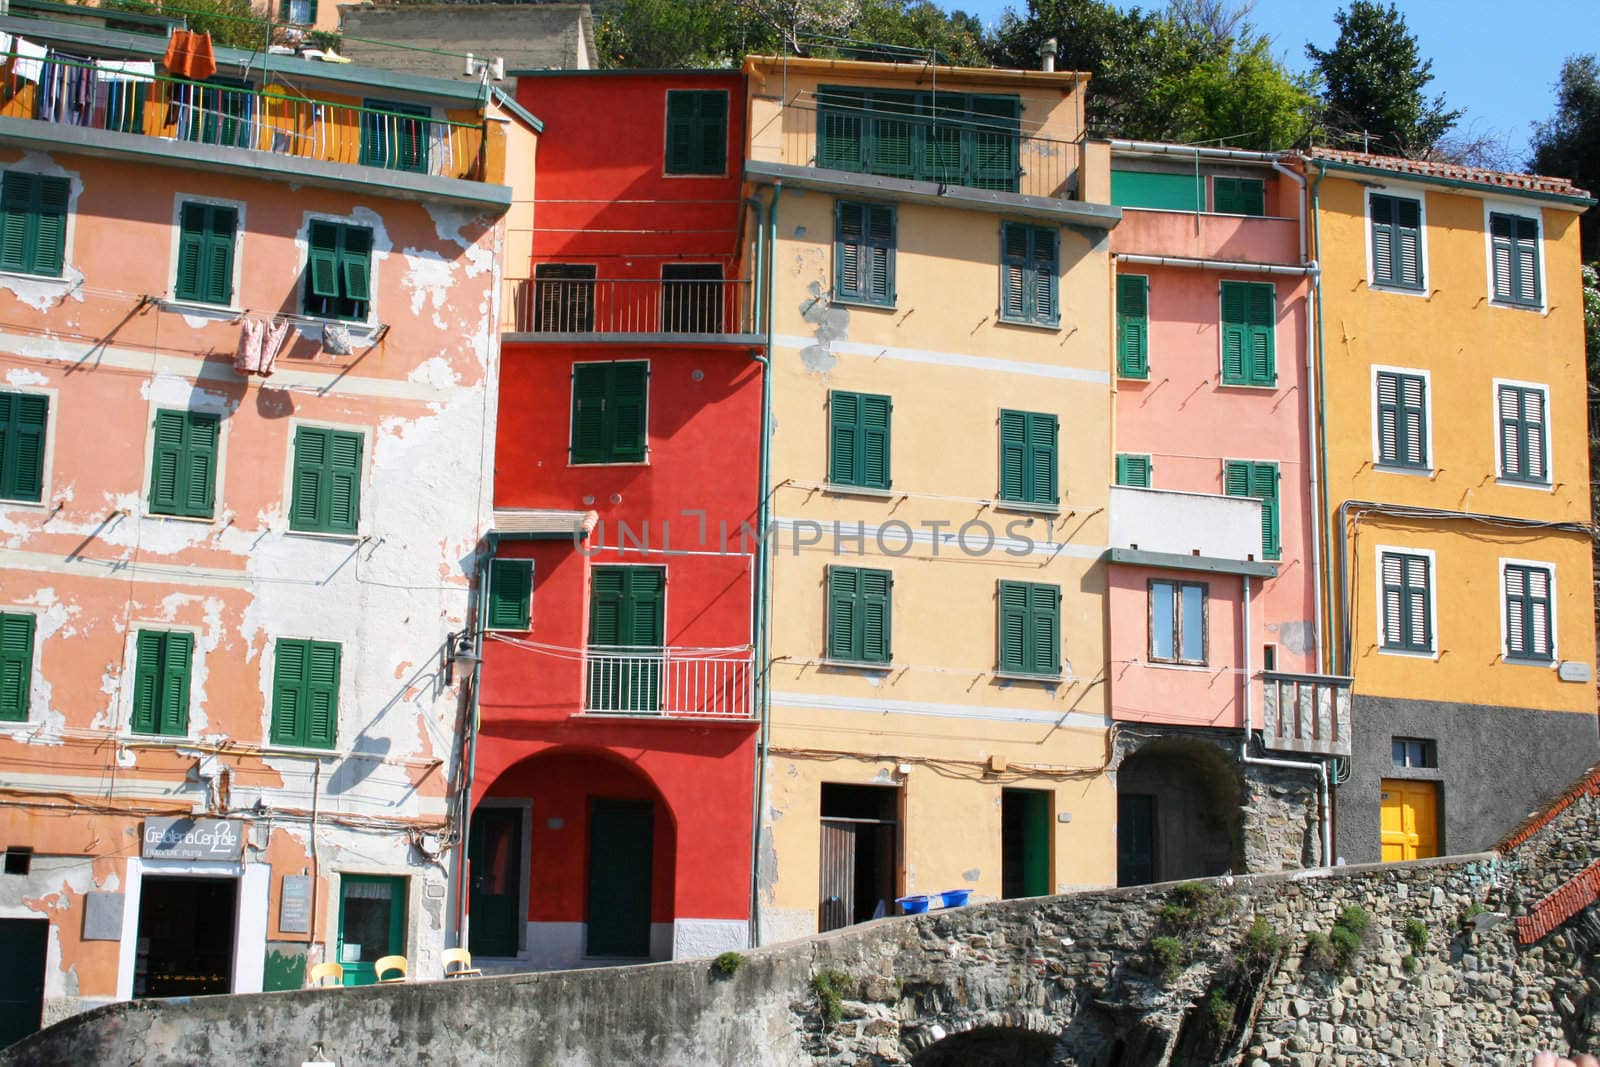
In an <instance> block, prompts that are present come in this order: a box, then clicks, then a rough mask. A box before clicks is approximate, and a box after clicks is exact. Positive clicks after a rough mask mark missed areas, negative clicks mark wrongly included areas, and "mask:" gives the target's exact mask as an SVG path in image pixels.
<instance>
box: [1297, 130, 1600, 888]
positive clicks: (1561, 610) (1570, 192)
mask: <svg viewBox="0 0 1600 1067" xmlns="http://www.w3.org/2000/svg"><path fill="white" fill-rule="evenodd" d="M1301 162H1302V165H1303V167H1304V170H1305V173H1306V177H1307V179H1308V181H1309V182H1310V185H1311V188H1312V190H1313V212H1314V218H1313V223H1312V229H1313V236H1314V254H1315V256H1316V259H1317V260H1318V262H1319V263H1320V265H1321V268H1322V285H1321V300H1322V306H1321V312H1320V315H1319V316H1318V318H1319V320H1320V337H1321V343H1320V349H1321V362H1322V367H1321V369H1322V373H1323V423H1322V427H1321V430H1322V433H1323V437H1324V442H1325V449H1326V479H1325V485H1326V499H1325V505H1324V506H1325V508H1326V510H1325V512H1324V514H1325V515H1326V517H1327V523H1328V535H1329V536H1328V542H1327V545H1328V548H1327V553H1326V557H1327V560H1328V579H1329V580H1328V582H1327V596H1328V600H1329V611H1330V614H1329V619H1330V624H1331V625H1330V632H1331V634H1332V635H1333V638H1334V639H1333V642H1332V650H1331V658H1332V660H1333V662H1332V663H1331V664H1329V667H1330V668H1331V669H1332V670H1334V671H1335V672H1336V673H1340V674H1351V675H1353V676H1354V678H1355V682H1354V710H1353V717H1354V745H1355V748H1354V751H1353V753H1352V758H1351V761H1350V768H1349V776H1348V779H1347V780H1346V781H1345V782H1344V783H1343V784H1342V785H1341V786H1340V788H1339V791H1338V800H1337V805H1336V811H1337V817H1338V842H1339V843H1338V848H1337V853H1338V854H1339V855H1340V856H1341V857H1342V858H1343V859H1345V860H1346V861H1348V862H1351V863H1358V862H1367V861H1375V860H1378V859H1380V858H1381V859H1384V860H1390V859H1412V858H1418V857H1422V856H1428V855H1435V854H1441V853H1462V852H1470V851H1474V850H1477V849H1481V848H1486V847H1488V846H1490V845H1492V844H1493V843H1494V842H1495V841H1496V840H1498V839H1499V838H1500V837H1501V836H1502V835H1503V834H1505V833H1506V832H1507V831H1509V830H1510V829H1512V828H1513V827H1514V826H1515V825H1516V824H1517V823H1518V822H1519V821H1520V820H1521V819H1522V818H1523V817H1524V816H1525V815H1526V814H1527V813H1528V812H1529V811H1530V810H1533V809H1534V808H1535V807H1536V806H1538V805H1539V804H1540V803H1541V802H1543V801H1544V800H1545V799H1547V798H1548V796H1549V795H1550V794H1551V793H1553V792H1554V791H1556V790H1558V789H1559V788H1560V787H1561V785H1562V783H1565V782H1568V781H1570V780H1572V779H1573V778H1574V777H1576V776H1577V775H1578V774H1579V773H1581V772H1582V771H1583V770H1584V769H1585V768H1587V767H1588V766H1589V765H1590V764H1592V763H1593V762H1594V761H1595V759H1596V758H1597V756H1600V742H1597V731H1596V707H1595V684H1594V679H1593V663H1594V653H1595V622H1594V609H1593V599H1592V590H1593V578H1594V575H1593V565H1592V561H1591V552H1590V544H1591V539H1590V534H1589V531H1588V526H1587V523H1588V520H1589V491H1588V490H1589V478H1590V475H1589V455H1588V449H1587V430H1586V426H1587V422H1586V395H1587V394H1586V388H1585V373H1584V370H1585V368H1584V345H1583V310H1582V300H1581V295H1580V281H1579V273H1578V266H1579V249H1578V216H1579V215H1580V214H1581V213H1582V212H1583V211H1584V209H1585V208H1586V207H1587V206H1588V205H1590V204H1592V203H1593V202H1594V201H1593V200H1591V199H1590V198H1589V197H1588V196H1587V195H1586V194H1585V193H1584V192H1583V191H1582V190H1580V189H1577V188H1575V187H1573V186H1571V185H1570V184H1569V183H1567V182H1566V181H1564V180H1560V179H1551V178H1538V177H1533V176H1528V175H1512V174H1501V173H1496V172H1490V171H1481V170H1475V169H1470V168H1463V167H1458V166H1454V165H1446V164H1431V163H1419V162H1415V161H1411V160H1403V159H1393V158H1388V157H1382V156H1371V155H1365V154H1361V153H1354V152H1341V151H1333V150H1315V151H1313V152H1312V153H1310V154H1309V155H1308V156H1306V157H1304V158H1303V159H1302V161H1301Z"/></svg>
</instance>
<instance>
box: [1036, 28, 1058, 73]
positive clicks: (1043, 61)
mask: <svg viewBox="0 0 1600 1067" xmlns="http://www.w3.org/2000/svg"><path fill="white" fill-rule="evenodd" d="M1039 69H1040V70H1043V71H1045V72H1046V73H1048V72H1050V71H1053V70H1055V69H1056V39H1055V38H1054V37H1051V38H1048V39H1047V40H1046V41H1045V42H1044V44H1042V45H1040V46H1039Z"/></svg>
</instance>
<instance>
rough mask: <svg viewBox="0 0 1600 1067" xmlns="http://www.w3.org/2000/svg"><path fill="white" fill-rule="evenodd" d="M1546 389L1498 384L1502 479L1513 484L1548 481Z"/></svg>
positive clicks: (1497, 397) (1497, 401) (1497, 409)
mask: <svg viewBox="0 0 1600 1067" xmlns="http://www.w3.org/2000/svg"><path fill="white" fill-rule="evenodd" d="M1544 401H1545V393H1544V389H1543V388H1542V387H1539V386H1525V385H1497V386H1496V403H1495V410H1496V412H1497V414H1498V416H1499V422H1500V442H1499V449H1500V477H1502V478H1506V479H1509V480H1510V481H1514V482H1547V481H1549V479H1550V472H1549V464H1548V462H1547V459H1546V456H1545V436H1544V430H1545V416H1544Z"/></svg>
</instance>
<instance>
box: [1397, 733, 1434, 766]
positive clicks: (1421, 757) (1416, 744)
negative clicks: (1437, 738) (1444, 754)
mask: <svg viewBox="0 0 1600 1067" xmlns="http://www.w3.org/2000/svg"><path fill="white" fill-rule="evenodd" d="M1389 746H1390V758H1391V759H1392V760H1393V761H1394V765H1395V766H1396V767H1437V766H1439V749H1438V746H1437V745H1436V744H1435V743H1434V742H1433V741H1429V740H1424V739H1422V738H1420V737H1396V738H1394V739H1393V740H1391V741H1390V742H1389Z"/></svg>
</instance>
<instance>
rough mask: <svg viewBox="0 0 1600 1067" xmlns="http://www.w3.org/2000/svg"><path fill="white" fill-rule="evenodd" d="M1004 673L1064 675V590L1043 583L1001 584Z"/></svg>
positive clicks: (1001, 631) (1001, 655)
mask: <svg viewBox="0 0 1600 1067" xmlns="http://www.w3.org/2000/svg"><path fill="white" fill-rule="evenodd" d="M998 600H999V605H1000V623H999V636H1000V650H999V663H1000V670H1001V671H1002V672H1005V673H1011V674H1037V675H1058V674H1060V673H1061V590H1060V587H1058V586H1054V585H1047V584H1044V583H1040V582H1007V581H1002V582H1000V584H999V591H998Z"/></svg>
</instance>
